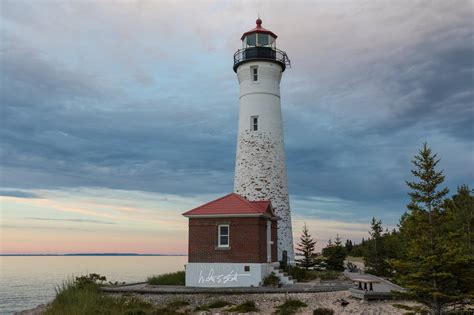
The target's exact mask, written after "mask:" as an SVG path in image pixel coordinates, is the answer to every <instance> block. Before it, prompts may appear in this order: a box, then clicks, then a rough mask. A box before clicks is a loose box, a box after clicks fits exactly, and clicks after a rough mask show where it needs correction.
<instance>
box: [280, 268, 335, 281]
mask: <svg viewBox="0 0 474 315" xmlns="http://www.w3.org/2000/svg"><path fill="white" fill-rule="evenodd" d="M285 271H286V272H287V273H288V274H289V275H290V276H292V277H293V278H294V279H296V281H298V282H306V281H311V280H314V279H318V278H319V279H321V280H335V279H337V278H339V276H340V275H341V272H339V271H334V270H324V271H316V270H306V269H303V268H299V267H290V268H287V269H286V270H285Z"/></svg>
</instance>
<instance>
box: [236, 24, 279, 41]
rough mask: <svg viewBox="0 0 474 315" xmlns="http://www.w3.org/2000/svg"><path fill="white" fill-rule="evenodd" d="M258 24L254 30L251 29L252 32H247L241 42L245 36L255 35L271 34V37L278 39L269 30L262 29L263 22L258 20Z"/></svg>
mask: <svg viewBox="0 0 474 315" xmlns="http://www.w3.org/2000/svg"><path fill="white" fill-rule="evenodd" d="M256 23H257V26H256V27H255V28H254V29H251V30H250V31H248V32H245V33H244V34H243V35H242V37H241V38H240V39H241V40H243V39H244V37H245V36H247V35H250V34H253V33H262V34H269V35H271V36H273V37H274V38H275V39H276V38H277V37H278V36H276V34H275V33H273V32H272V31H269V30H267V29H265V28H263V27H262V20H260V19H257V21H256Z"/></svg>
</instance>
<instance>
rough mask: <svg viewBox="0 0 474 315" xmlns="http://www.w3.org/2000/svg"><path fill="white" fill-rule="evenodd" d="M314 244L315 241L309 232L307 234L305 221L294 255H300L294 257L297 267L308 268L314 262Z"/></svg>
mask: <svg viewBox="0 0 474 315" xmlns="http://www.w3.org/2000/svg"><path fill="white" fill-rule="evenodd" d="M315 246H316V241H315V240H313V238H312V237H311V234H309V230H308V227H307V226H306V223H305V224H304V226H303V231H302V234H301V237H300V240H299V242H298V244H297V247H296V255H297V256H301V257H302V258H300V259H296V264H297V265H298V266H299V267H302V268H305V269H309V268H310V267H313V266H314V265H315V264H316V260H315V257H316V253H315V252H314V249H315Z"/></svg>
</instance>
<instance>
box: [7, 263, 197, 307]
mask: <svg viewBox="0 0 474 315" xmlns="http://www.w3.org/2000/svg"><path fill="white" fill-rule="evenodd" d="M187 260H188V257H187V256H14V257H13V256H7V257H6V256H0V314H12V313H13V312H15V311H21V310H25V309H30V308H34V307H35V306H37V305H39V304H44V303H47V302H49V301H51V300H52V299H54V296H55V291H54V288H55V286H56V285H57V284H60V283H61V282H62V281H64V280H66V279H68V278H72V277H73V276H78V275H84V274H88V273H98V274H100V275H104V276H106V277H107V281H119V282H123V281H125V282H127V283H132V282H143V281H146V279H147V277H149V276H151V275H156V274H162V273H167V272H174V271H178V270H184V264H185V263H186V262H187Z"/></svg>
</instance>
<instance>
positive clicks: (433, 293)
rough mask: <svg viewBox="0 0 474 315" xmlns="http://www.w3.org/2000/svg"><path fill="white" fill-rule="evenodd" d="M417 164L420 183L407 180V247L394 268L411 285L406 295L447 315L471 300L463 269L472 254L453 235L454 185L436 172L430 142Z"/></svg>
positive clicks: (403, 282) (404, 236) (404, 237)
mask: <svg viewBox="0 0 474 315" xmlns="http://www.w3.org/2000/svg"><path fill="white" fill-rule="evenodd" d="M412 163H413V165H414V170H412V174H413V176H414V177H415V178H416V181H412V182H406V183H407V185H408V187H409V188H410V189H411V191H410V192H409V196H410V199H411V200H410V203H409V204H408V205H407V208H408V212H407V213H406V214H405V215H404V216H402V219H401V223H400V232H401V234H402V235H401V236H402V242H403V243H404V245H405V248H406V251H405V253H404V257H402V258H400V259H398V260H395V261H394V262H393V267H394V268H395V270H396V272H397V278H398V280H399V282H400V284H401V285H402V286H404V287H406V288H407V289H409V290H408V292H407V293H406V295H408V296H409V297H411V298H413V299H415V300H417V301H419V302H421V303H423V304H425V305H427V306H428V307H429V308H430V310H431V312H432V313H433V314H441V312H442V311H443V309H444V308H445V307H446V306H448V305H450V304H452V303H456V302H459V301H460V300H463V299H464V298H466V296H465V295H462V294H463V293H462V292H460V290H459V287H463V286H465V281H464V280H462V279H461V278H460V276H461V275H460V274H459V273H463V271H462V270H466V269H467V265H466V263H467V262H468V261H469V257H466V256H465V255H464V254H463V252H462V250H460V248H459V246H457V245H456V243H455V242H453V241H452V239H450V237H451V236H450V233H449V230H448V225H447V224H446V221H447V220H448V218H447V216H446V212H445V211H444V209H443V203H444V200H443V198H444V196H445V195H446V194H447V193H448V189H447V188H440V187H439V186H440V185H441V184H442V183H443V181H444V175H443V172H442V171H437V170H436V166H437V164H438V163H439V159H437V155H436V154H433V153H432V151H431V149H430V148H429V147H428V145H427V144H426V143H425V144H424V145H423V148H422V149H421V150H420V151H419V153H418V155H416V156H415V158H414V160H413V161H412ZM464 276H466V277H467V278H472V275H471V276H469V275H467V274H464ZM461 291H462V290H461Z"/></svg>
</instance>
